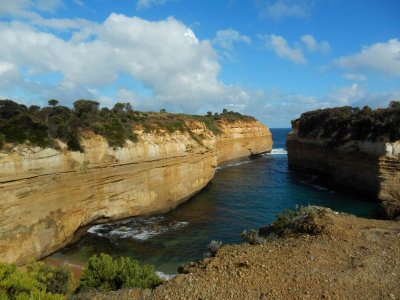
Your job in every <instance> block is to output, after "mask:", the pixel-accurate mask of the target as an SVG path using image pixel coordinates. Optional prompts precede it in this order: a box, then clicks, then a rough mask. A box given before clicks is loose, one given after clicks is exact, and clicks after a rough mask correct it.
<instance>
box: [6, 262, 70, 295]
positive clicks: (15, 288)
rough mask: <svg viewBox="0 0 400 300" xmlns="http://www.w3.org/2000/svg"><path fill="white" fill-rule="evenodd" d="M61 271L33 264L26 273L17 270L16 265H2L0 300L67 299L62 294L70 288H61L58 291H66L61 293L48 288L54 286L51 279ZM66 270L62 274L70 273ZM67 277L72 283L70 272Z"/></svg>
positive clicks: (41, 264)
mask: <svg viewBox="0 0 400 300" xmlns="http://www.w3.org/2000/svg"><path fill="white" fill-rule="evenodd" d="M59 270H61V269H59V268H56V267H52V266H46V265H44V264H43V263H31V264H29V265H28V266H27V270H26V271H22V270H19V269H17V267H16V266H15V265H11V264H2V263H0V299H1V300H3V299H11V300H12V299H18V300H24V299H41V300H61V299H65V297H64V296H63V295H61V294H67V292H70V291H71V290H70V289H69V288H68V289H65V288H64V287H63V288H59V289H58V291H60V290H62V291H65V292H60V293H58V292H57V291H56V289H55V290H54V292H52V291H51V290H50V289H49V288H48V286H49V285H50V286H52V285H53V284H52V283H51V279H52V278H54V274H58V272H59ZM64 270H65V269H63V271H61V272H69V271H68V270H65V271H64ZM67 277H68V278H69V279H70V280H71V281H70V282H71V283H72V275H71V273H70V272H69V274H68V275H67ZM54 279H55V278H54ZM58 284H63V281H60V282H59V283H58ZM71 287H72V285H71Z"/></svg>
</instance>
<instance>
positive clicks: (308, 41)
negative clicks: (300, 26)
mask: <svg viewBox="0 0 400 300" xmlns="http://www.w3.org/2000/svg"><path fill="white" fill-rule="evenodd" d="M300 40H301V41H302V42H303V43H304V45H305V46H306V48H307V50H308V51H310V52H321V53H326V52H329V51H330V50H331V46H330V44H329V43H328V42H327V41H322V42H320V43H318V42H317V41H316V40H315V38H314V37H313V36H312V35H311V34H306V35H303V36H302V37H301V38H300Z"/></svg>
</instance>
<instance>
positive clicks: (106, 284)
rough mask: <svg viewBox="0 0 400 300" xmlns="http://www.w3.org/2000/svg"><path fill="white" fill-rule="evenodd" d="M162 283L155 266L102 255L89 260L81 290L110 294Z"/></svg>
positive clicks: (82, 279)
mask: <svg viewBox="0 0 400 300" xmlns="http://www.w3.org/2000/svg"><path fill="white" fill-rule="evenodd" d="M161 283H162V280H161V279H160V278H159V277H158V276H157V274H156V273H155V270H154V267H153V266H150V265H144V266H141V265H140V264H139V263H138V262H137V261H136V260H133V259H131V258H129V257H121V258H119V259H116V260H113V259H112V257H111V256H109V255H107V254H104V253H102V254H100V255H94V256H92V257H90V258H89V261H88V263H87V265H86V267H85V270H84V271H83V275H82V278H81V281H80V288H79V289H84V288H89V287H93V288H96V289H98V290H99V291H101V292H108V291H115V290H119V289H121V288H129V287H137V288H154V287H156V286H158V285H160V284H161Z"/></svg>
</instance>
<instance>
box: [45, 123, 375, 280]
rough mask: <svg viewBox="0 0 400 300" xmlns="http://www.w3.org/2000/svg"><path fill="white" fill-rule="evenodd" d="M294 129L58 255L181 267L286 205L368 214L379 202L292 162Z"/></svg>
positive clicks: (276, 132) (170, 270) (277, 132)
mask: <svg viewBox="0 0 400 300" xmlns="http://www.w3.org/2000/svg"><path fill="white" fill-rule="evenodd" d="M289 130H290V129H286V128H275V129H271V132H272V134H273V140H274V149H273V150H272V152H271V153H270V154H265V155H262V156H260V157H257V158H252V159H248V160H244V161H238V162H234V163H232V164H230V165H227V166H224V167H220V168H218V169H217V172H216V175H215V177H214V179H213V180H212V181H211V183H210V184H209V185H208V186H207V187H206V188H205V189H204V190H202V191H201V192H200V193H198V194H197V195H195V196H194V197H193V198H191V199H190V200H188V201H187V202H186V203H184V204H182V205H180V206H179V207H178V208H176V209H175V210H173V211H171V212H169V213H167V214H164V215H157V216H151V217H135V218H130V219H125V220H122V221H117V222H113V223H110V224H103V225H96V226H93V227H92V228H90V229H89V231H88V233H87V234H85V235H84V236H83V237H82V239H81V240H80V241H78V242H77V243H75V244H73V245H70V246H68V247H66V248H64V249H62V250H60V251H58V252H57V253H55V254H54V255H53V257H55V258H59V259H65V260H68V261H71V262H74V263H84V262H85V261H87V259H88V257H90V256H91V255H92V254H96V253H108V254H110V255H112V256H114V257H118V256H130V257H132V258H134V259H137V260H139V261H140V262H141V263H147V264H153V265H155V267H156V270H158V271H160V272H163V273H165V274H176V273H177V268H178V266H179V265H180V264H182V263H184V262H189V261H196V260H198V259H201V258H202V257H203V254H204V252H206V246H207V244H208V243H209V242H210V241H211V240H217V241H222V242H223V243H240V242H241V237H240V233H241V232H242V231H243V229H251V228H259V227H261V226H263V225H266V224H268V223H271V222H272V221H273V220H274V219H275V216H276V214H277V213H280V212H283V211H284V210H285V209H287V208H289V209H294V208H295V207H296V206H301V205H308V204H311V205H320V206H325V207H329V208H332V209H333V210H336V211H340V212H346V213H350V214H354V215H357V216H361V217H370V216H371V213H372V209H373V208H374V207H375V203H373V202H370V201H366V200H365V199H363V198H362V197H357V196H354V195H350V194H346V193H343V192H341V191H338V190H335V189H333V188H331V187H330V186H329V185H328V184H326V183H324V182H323V181H321V180H319V178H318V177H317V176H314V175H312V174H305V173H299V172H292V171H289V170H288V164H287V155H286V149H285V139H286V136H287V134H288V132H289Z"/></svg>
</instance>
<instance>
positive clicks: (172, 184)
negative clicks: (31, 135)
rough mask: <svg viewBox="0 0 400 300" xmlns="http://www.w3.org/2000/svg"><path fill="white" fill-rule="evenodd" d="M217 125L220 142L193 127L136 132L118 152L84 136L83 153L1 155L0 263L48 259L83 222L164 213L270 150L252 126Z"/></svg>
mask: <svg viewBox="0 0 400 300" xmlns="http://www.w3.org/2000/svg"><path fill="white" fill-rule="evenodd" d="M221 127H222V129H223V133H222V136H220V137H218V136H217V137H216V136H215V135H213V134H212V133H211V132H210V131H209V130H207V129H206V127H205V125H204V124H203V123H200V122H192V123H191V124H190V128H191V129H192V130H191V131H192V133H191V134H189V133H181V132H175V133H167V132H158V133H152V134H149V133H143V132H137V133H138V137H139V138H138V142H135V143H132V142H127V144H126V145H125V147H123V148H117V149H113V148H111V147H109V146H108V144H107V142H106V141H105V139H104V138H102V137H101V136H98V135H95V134H93V133H90V132H88V133H85V134H84V138H83V139H82V144H83V146H84V149H85V152H84V153H80V152H71V151H68V150H67V149H66V146H65V145H63V144H62V143H60V148H61V150H54V149H48V148H46V149H41V148H32V147H27V146H23V145H20V146H17V147H15V148H13V149H12V151H8V152H7V153H6V152H0V215H1V217H0V261H2V262H15V263H17V264H23V263H25V262H26V261H27V260H29V259H32V258H35V259H38V258H41V257H43V256H46V255H48V254H51V253H52V252H54V251H56V250H57V249H59V248H61V247H63V246H65V245H66V244H68V243H69V242H70V241H71V240H72V238H73V236H74V233H75V232H76V231H77V230H78V229H79V228H82V227H83V226H86V225H88V224H94V223H99V222H105V221H111V220H115V219H121V218H125V217H130V216H137V215H144V214H154V213H162V212H166V211H168V210H171V209H173V208H175V207H176V206H177V205H178V204H180V203H181V202H183V201H185V200H186V199H188V198H189V197H190V196H192V195H193V194H195V193H196V192H198V191H199V190H201V189H202V188H203V187H204V186H205V185H207V183H208V182H209V181H210V180H211V179H212V178H213V176H214V173H215V167H216V166H217V165H218V164H220V163H223V162H224V161H226V160H231V159H236V158H241V157H245V156H248V155H249V154H257V153H262V152H267V151H270V150H271V148H272V140H271V134H270V132H269V130H268V128H266V127H265V126H264V125H262V124H261V123H259V122H256V121H249V122H242V121H237V122H232V123H226V124H221ZM264 140H265V141H264ZM249 149H251V150H249Z"/></svg>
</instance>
